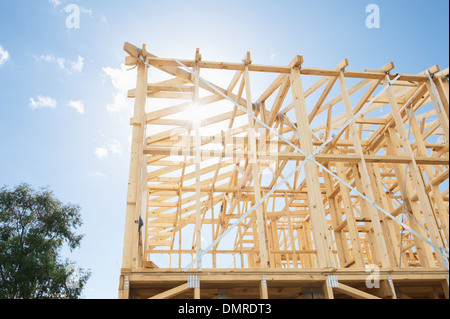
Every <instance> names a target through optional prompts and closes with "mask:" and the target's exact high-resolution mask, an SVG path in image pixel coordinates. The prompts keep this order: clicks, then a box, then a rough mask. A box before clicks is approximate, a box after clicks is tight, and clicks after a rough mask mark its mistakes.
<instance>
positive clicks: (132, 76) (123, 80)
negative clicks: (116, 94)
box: [103, 66, 136, 92]
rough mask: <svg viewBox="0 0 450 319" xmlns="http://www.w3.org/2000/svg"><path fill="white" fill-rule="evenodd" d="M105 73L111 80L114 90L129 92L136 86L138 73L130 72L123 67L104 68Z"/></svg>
mask: <svg viewBox="0 0 450 319" xmlns="http://www.w3.org/2000/svg"><path fill="white" fill-rule="evenodd" d="M103 72H104V73H105V74H106V75H107V76H108V77H109V78H110V79H111V82H112V85H113V86H114V88H116V89H117V90H120V91H125V92H126V91H128V90H129V89H132V88H134V86H135V85H136V84H135V83H136V72H129V71H127V70H126V69H125V66H123V67H122V68H121V69H113V68H110V67H106V68H103Z"/></svg>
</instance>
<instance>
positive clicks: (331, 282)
mask: <svg viewBox="0 0 450 319" xmlns="http://www.w3.org/2000/svg"><path fill="white" fill-rule="evenodd" d="M327 286H328V287H330V288H339V281H338V278H337V276H327Z"/></svg>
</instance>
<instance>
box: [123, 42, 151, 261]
mask: <svg viewBox="0 0 450 319" xmlns="http://www.w3.org/2000/svg"><path fill="white" fill-rule="evenodd" d="M135 49H136V48H135V47H133V46H131V45H129V44H127V43H125V46H124V50H125V51H127V52H128V53H129V54H131V55H133V54H137V49H136V52H135ZM147 81H148V69H147V67H146V66H145V65H144V64H143V63H142V62H140V63H139V65H138V71H137V93H136V101H135V104H134V123H135V124H134V125H133V131H132V143H131V158H130V169H129V180H128V190H127V206H126V218H125V232H124V245H123V258H122V268H133V267H137V266H138V265H139V263H140V262H141V260H140V256H139V251H138V245H139V240H138V236H139V234H138V228H137V227H136V223H135V221H136V220H138V219H139V216H140V215H141V205H140V200H141V195H142V194H141V186H142V185H141V177H142V175H141V174H142V168H143V167H144V163H145V161H144V156H143V150H142V148H143V144H144V135H145V128H144V114H145V104H146V90H147Z"/></svg>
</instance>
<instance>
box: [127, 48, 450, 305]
mask: <svg viewBox="0 0 450 319" xmlns="http://www.w3.org/2000/svg"><path fill="white" fill-rule="evenodd" d="M124 51H125V52H126V58H125V65H126V66H127V67H129V68H133V69H136V70H137V79H136V87H135V88H134V89H131V90H129V91H128V98H129V99H133V101H134V115H133V117H132V118H131V120H130V125H131V126H132V143H131V158H130V171H129V183H128V193H127V203H126V219H125V237H124V247H123V261H122V269H121V276H120V284H119V298H120V299H353V298H356V299H448V298H449V268H448V267H449V266H448V264H449V260H448V258H449V253H448V251H449V184H448V183H449V82H448V81H449V69H448V68H445V69H444V68H441V67H442V66H438V65H432V66H429V68H428V69H426V70H423V72H421V73H418V74H400V73H397V71H396V68H395V64H394V62H395V61H394V62H389V61H386V63H387V64H386V65H384V66H382V65H380V68H379V69H373V70H372V69H365V70H353V69H352V64H351V63H352V61H349V60H347V59H344V60H342V61H339V60H337V61H336V65H335V66H334V67H330V68H323V67H322V66H317V68H311V67H309V63H308V57H307V56H305V57H303V56H300V55H297V56H294V57H293V59H292V62H290V63H289V64H287V65H284V66H274V65H262V64H257V63H256V62H257V61H252V56H251V53H250V52H247V53H245V52H243V58H242V60H241V61H234V62H217V61H208V59H207V57H205V56H202V54H201V51H200V50H199V49H197V50H196V52H192V57H191V58H190V59H176V58H163V57H158V56H156V55H154V54H152V53H150V52H149V51H150V50H149V49H148V48H147V47H146V45H142V46H141V47H136V46H135V45H132V44H130V43H125V44H124ZM152 51H153V50H152ZM175 54H176V53H175ZM444 67H447V66H444Z"/></svg>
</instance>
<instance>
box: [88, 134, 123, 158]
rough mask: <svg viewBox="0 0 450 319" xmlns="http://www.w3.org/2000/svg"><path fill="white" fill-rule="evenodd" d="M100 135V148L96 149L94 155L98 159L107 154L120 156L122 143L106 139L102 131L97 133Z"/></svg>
mask: <svg viewBox="0 0 450 319" xmlns="http://www.w3.org/2000/svg"><path fill="white" fill-rule="evenodd" d="M99 133H100V135H101V136H102V142H101V146H100V147H98V148H96V150H95V154H96V155H97V156H98V158H100V159H103V158H105V157H106V156H108V154H115V155H120V156H122V154H123V150H122V143H121V142H120V141H119V140H116V139H108V138H106V137H105V134H104V133H103V132H102V131H99Z"/></svg>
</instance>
